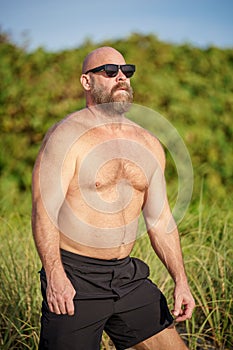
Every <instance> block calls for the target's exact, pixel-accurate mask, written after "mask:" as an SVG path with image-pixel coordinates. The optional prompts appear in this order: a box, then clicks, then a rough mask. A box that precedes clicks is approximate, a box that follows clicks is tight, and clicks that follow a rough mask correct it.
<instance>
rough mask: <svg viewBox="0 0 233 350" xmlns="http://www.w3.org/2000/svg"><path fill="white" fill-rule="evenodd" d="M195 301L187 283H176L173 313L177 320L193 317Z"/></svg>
mask: <svg viewBox="0 0 233 350" xmlns="http://www.w3.org/2000/svg"><path fill="white" fill-rule="evenodd" d="M194 307H195V301H194V299H193V296H192V294H191V292H190V289H189V287H188V285H187V284H185V285H183V284H176V286H175V290H174V310H172V313H173V315H174V316H175V318H176V321H177V322H181V321H185V320H188V319H190V318H191V317H192V312H193V309H194Z"/></svg>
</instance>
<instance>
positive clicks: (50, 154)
mask: <svg viewBox="0 0 233 350" xmlns="http://www.w3.org/2000/svg"><path fill="white" fill-rule="evenodd" d="M59 141H60V137H59V135H53V134H52V135H50V137H49V138H47V139H46V142H45V143H44V144H43V145H42V148H41V150H40V152H39V155H38V157H37V159H36V162H35V166H34V170H33V176H32V201H33V207H34V208H36V210H37V211H38V210H39V211H40V212H42V211H43V212H44V214H46V215H47V216H48V217H49V218H50V219H51V221H52V222H56V221H57V216H58V212H59V209H60V207H61V205H62V203H63V202H64V200H65V197H66V193H67V190H68V187H69V183H70V181H71V179H72V176H73V173H74V169H75V162H72V161H71V159H70V158H71V157H70V150H69V149H67V148H65V147H62V146H63V145H62V143H61V142H59ZM68 163H69V165H67V164H68Z"/></svg>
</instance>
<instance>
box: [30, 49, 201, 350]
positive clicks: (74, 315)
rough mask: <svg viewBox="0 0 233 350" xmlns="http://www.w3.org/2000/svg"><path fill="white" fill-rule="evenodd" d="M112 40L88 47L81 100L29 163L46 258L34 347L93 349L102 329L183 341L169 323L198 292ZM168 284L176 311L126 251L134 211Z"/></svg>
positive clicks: (147, 341)
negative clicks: (130, 115)
mask: <svg viewBox="0 0 233 350" xmlns="http://www.w3.org/2000/svg"><path fill="white" fill-rule="evenodd" d="M134 71H135V67H134V66H133V65H126V63H125V60H124V58H123V56H122V55H121V54H120V53H119V52H118V51H116V50H115V49H113V48H110V47H101V48H99V49H97V50H94V51H93V52H91V53H90V54H89V55H88V56H87V57H86V59H85V60H84V63H83V70H82V75H81V79H80V80H81V84H82V86H83V88H84V91H85V96H86V103H87V107H86V108H85V109H83V110H81V111H78V112H75V113H73V114H71V115H69V116H68V117H66V118H65V119H64V120H62V121H61V122H60V123H58V124H57V125H56V126H54V127H53V128H52V129H51V130H50V131H49V132H48V134H47V135H46V137H45V140H44V142H43V145H42V147H41V150H40V152H39V155H38V157H37V160H36V163H35V167H34V171H33V191H32V192H33V212H32V227H33V234H34V239H35V243H36V247H37V250H38V253H39V256H40V259H41V261H42V265H43V268H42V270H41V285H42V295H43V304H42V318H41V336H40V345H39V349H40V350H41V349H50V350H64V349H67V350H97V349H99V348H100V342H101V337H102V333H103V330H105V331H106V332H107V333H108V334H109V336H110V337H111V339H112V340H113V342H114V344H115V346H116V348H117V349H118V350H123V349H127V348H129V347H131V348H132V347H133V348H134V349H139V350H140V349H150V350H153V349H154V350H155V349H156V350H157V349H160V350H163V349H166V350H174V349H176V350H183V349H187V347H186V346H185V344H184V343H183V341H182V340H181V338H180V336H179V335H178V333H177V331H176V330H175V327H174V325H173V317H174V318H175V319H176V321H177V322H180V321H184V320H187V319H189V318H190V317H191V315H192V311H193V308H194V300H193V297H192V295H191V293H190V289H189V286H188V282H187V277H186V274H185V269H184V265H183V259H182V253H181V247H180V241H179V234H178V231H177V228H176V225H175V223H174V221H173V219H172V215H171V211H170V208H169V205H168V201H167V197H166V189H165V181H164V168H165V158H164V152H163V149H162V147H161V145H160V143H159V141H158V140H157V139H156V138H155V137H154V136H153V135H151V134H150V133H149V132H147V131H146V130H144V129H143V128H141V127H140V126H138V125H137V124H135V123H133V122H132V121H130V120H128V119H126V118H125V115H124V114H125V112H126V111H128V110H129V109H130V103H131V102H132V96H133V93H132V88H131V87H130V78H131V76H132V75H133V74H134ZM141 212H142V213H143V217H144V220H145V223H146V227H147V232H148V234H149V237H150V241H151V245H152V247H153V249H154V251H155V253H156V254H157V255H158V257H159V258H160V259H161V261H162V262H163V263H164V264H165V266H166V268H167V270H168V272H169V273H170V274H171V276H172V278H173V280H174V282H175V289H174V309H173V311H172V313H173V317H172V316H171V314H170V312H169V311H168V308H167V303H166V299H165V297H164V296H163V294H162V293H161V291H160V290H159V289H158V288H157V286H156V285H154V284H153V283H152V282H151V281H150V280H149V279H148V276H149V269H148V266H147V265H146V264H145V263H144V262H142V261H141V260H139V259H136V258H132V257H130V253H131V251H132V248H133V246H134V243H135V240H136V237H137V227H138V219H139V215H140V213H141Z"/></svg>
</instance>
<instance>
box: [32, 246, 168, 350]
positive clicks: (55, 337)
mask: <svg viewBox="0 0 233 350" xmlns="http://www.w3.org/2000/svg"><path fill="white" fill-rule="evenodd" d="M61 257H62V262H63V265H64V268H65V271H66V274H67V276H68V278H69V279H70V281H71V282H72V284H73V286H74V288H75V290H76V295H75V297H74V305H75V314H74V315H73V316H69V315H57V314H55V313H52V312H50V311H49V309H48V304H47V301H46V275H45V271H44V269H43V268H42V270H41V273H40V276H41V290H42V295H43V302H42V317H41V334H40V345H39V350H42V349H43V350H99V349H100V343H101V339H102V334H103V331H105V332H106V333H107V334H108V335H109V337H110V338H111V340H112V341H113V343H114V345H115V347H116V349H117V350H123V349H127V348H130V347H132V346H133V345H136V344H137V343H140V342H141V341H143V340H145V339H147V338H149V337H151V336H152V335H154V334H156V333H158V332H161V331H162V330H163V329H165V328H167V327H168V326H169V325H171V324H172V323H173V318H172V316H171V314H170V312H169V310H168V307H167V302H166V299H165V297H164V295H163V294H162V293H161V291H160V290H159V289H158V288H157V286H156V285H155V284H154V283H152V282H151V280H150V279H148V277H149V268H148V266H147V265H146V264H145V263H144V262H143V261H141V260H139V259H137V258H133V257H126V258H124V259H112V260H102V259H95V258H89V257H85V256H80V255H77V254H74V253H71V252H67V251H65V250H61Z"/></svg>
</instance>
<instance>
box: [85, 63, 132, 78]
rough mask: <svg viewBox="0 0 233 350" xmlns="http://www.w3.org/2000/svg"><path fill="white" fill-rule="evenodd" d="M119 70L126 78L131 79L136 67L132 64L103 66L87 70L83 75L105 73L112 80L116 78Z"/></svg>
mask: <svg viewBox="0 0 233 350" xmlns="http://www.w3.org/2000/svg"><path fill="white" fill-rule="evenodd" d="M119 69H120V70H121V71H122V73H123V74H124V75H125V76H126V78H131V77H132V76H133V75H134V72H135V70H136V67H135V65H134V64H120V65H118V64H104V65H103V66H99V67H96V68H93V69H89V70H88V71H87V72H86V73H85V74H87V73H97V72H105V73H106V74H107V76H108V77H109V78H113V77H116V76H117V74H118V71H119Z"/></svg>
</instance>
